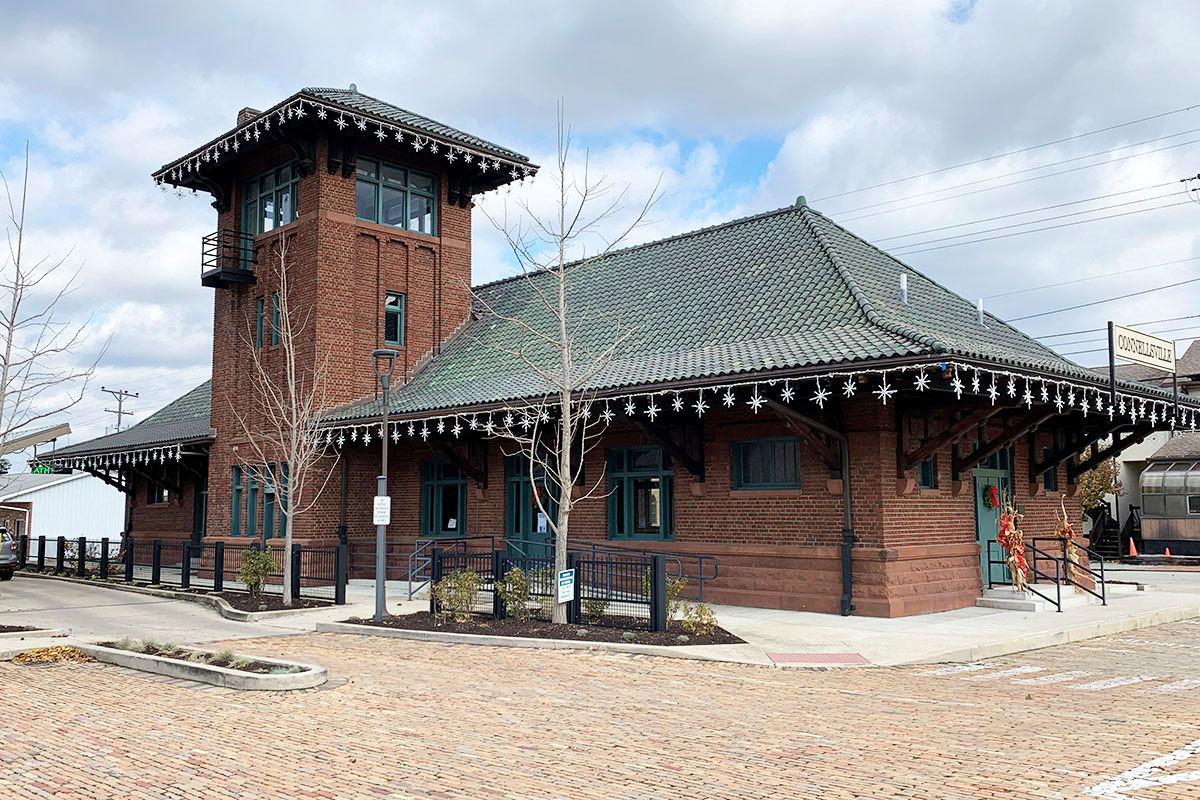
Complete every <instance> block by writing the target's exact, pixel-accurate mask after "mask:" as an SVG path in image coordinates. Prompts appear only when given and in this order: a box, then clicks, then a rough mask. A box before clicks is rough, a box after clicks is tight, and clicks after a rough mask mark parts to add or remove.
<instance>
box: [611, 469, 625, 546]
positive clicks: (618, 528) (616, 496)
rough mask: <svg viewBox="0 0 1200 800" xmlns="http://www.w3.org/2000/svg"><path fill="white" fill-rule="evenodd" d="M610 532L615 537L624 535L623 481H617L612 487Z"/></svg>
mask: <svg viewBox="0 0 1200 800" xmlns="http://www.w3.org/2000/svg"><path fill="white" fill-rule="evenodd" d="M612 508H613V512H612V514H613V518H612V530H613V533H615V534H617V535H622V536H623V535H626V534H627V533H628V531H626V530H625V481H617V484H616V486H615V487H613V505H612Z"/></svg>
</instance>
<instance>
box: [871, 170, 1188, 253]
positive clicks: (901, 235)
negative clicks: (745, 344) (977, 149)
mask: <svg viewBox="0 0 1200 800" xmlns="http://www.w3.org/2000/svg"><path fill="white" fill-rule="evenodd" d="M1176 183H1178V181H1166V182H1165V183H1156V184H1154V185H1153V186H1142V187H1139V188H1137V189H1126V190H1125V191H1122V192H1111V193H1109V194H1098V195H1096V196H1095V197H1085V198H1083V199H1082V200H1071V201H1070V202H1067V203H1055V204H1054V205H1050V206H1042V207H1041V208H1031V209H1029V210H1028V211H1014V212H1012V213H1011V214H998V215H996V216H994V217H983V218H982V219H973V220H971V221H970V222H959V223H956V224H954V225H941V226H939V227H937V228H926V229H925V230H923V231H912V232H911V233H899V234H896V235H895V236H884V237H882V238H876V239H872V240H871V242H872V243H874V244H879V243H880V242H889V241H891V240H892V239H904V238H906V237H908V236H917V235H919V234H922V233H937V232H938V231H947V230H950V229H951V228H962V227H965V226H967V225H979V224H981V223H984V222H995V221H996V220H1001V219H1010V218H1012V217H1021V216H1024V215H1026V214H1036V213H1037V212H1039V211H1053V210H1054V209H1056V208H1066V207H1067V206H1077V205H1079V204H1080V203H1091V202H1092V201H1094V200H1107V199H1108V198H1110V197H1120V196H1121V195H1126V194H1136V193H1137V192H1146V191H1149V190H1151V189H1161V188H1162V187H1164V186H1174V185H1175V184H1176ZM1172 194H1174V193H1173V192H1172ZM1166 196H1167V195H1160V197H1166ZM1157 199H1158V197H1147V198H1143V199H1142V200H1135V201H1131V202H1145V201H1146V200H1157ZM1092 210H1093V211H1100V210H1102V209H1097V208H1094V209H1092ZM1080 213H1084V212H1080Z"/></svg>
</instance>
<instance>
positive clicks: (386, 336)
mask: <svg viewBox="0 0 1200 800" xmlns="http://www.w3.org/2000/svg"><path fill="white" fill-rule="evenodd" d="M383 341H384V344H394V345H397V346H399V347H403V346H404V295H403V294H401V293H400V292H388V293H387V294H385V295H384V300H383Z"/></svg>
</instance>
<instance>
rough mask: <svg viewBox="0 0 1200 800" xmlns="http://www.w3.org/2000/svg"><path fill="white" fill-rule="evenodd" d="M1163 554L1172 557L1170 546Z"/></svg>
mask: <svg viewBox="0 0 1200 800" xmlns="http://www.w3.org/2000/svg"><path fill="white" fill-rule="evenodd" d="M1163 555H1164V556H1166V557H1167V558H1170V557H1171V548H1169V547H1168V548H1167V549H1166V550H1165V551H1164V552H1163Z"/></svg>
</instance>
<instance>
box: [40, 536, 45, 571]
mask: <svg viewBox="0 0 1200 800" xmlns="http://www.w3.org/2000/svg"><path fill="white" fill-rule="evenodd" d="M45 571H46V537H45V536H39V537H38V572H45Z"/></svg>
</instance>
